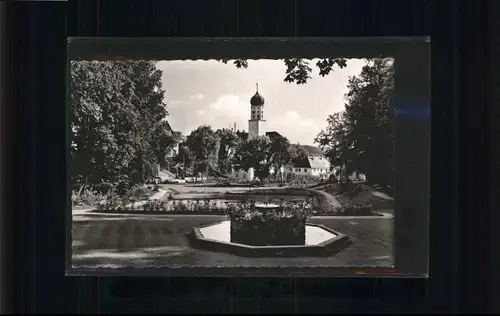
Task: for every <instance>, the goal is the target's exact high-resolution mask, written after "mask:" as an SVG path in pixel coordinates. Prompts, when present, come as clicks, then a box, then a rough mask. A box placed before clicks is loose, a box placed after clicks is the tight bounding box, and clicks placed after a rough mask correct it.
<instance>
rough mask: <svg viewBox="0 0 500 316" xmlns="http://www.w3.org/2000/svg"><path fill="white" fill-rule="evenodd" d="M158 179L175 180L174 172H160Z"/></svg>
mask: <svg viewBox="0 0 500 316" xmlns="http://www.w3.org/2000/svg"><path fill="white" fill-rule="evenodd" d="M157 177H158V178H161V179H169V178H175V174H173V173H172V172H170V171H168V170H163V169H162V170H160V171H158V176H157Z"/></svg>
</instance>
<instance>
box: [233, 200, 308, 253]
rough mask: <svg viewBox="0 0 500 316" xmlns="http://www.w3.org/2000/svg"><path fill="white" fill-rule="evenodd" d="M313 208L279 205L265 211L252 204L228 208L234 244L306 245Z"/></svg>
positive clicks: (286, 204)
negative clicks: (308, 221)
mask: <svg viewBox="0 0 500 316" xmlns="http://www.w3.org/2000/svg"><path fill="white" fill-rule="evenodd" d="M311 211H312V206H311V205H310V204H308V203H307V202H302V203H290V202H289V203H284V202H282V203H280V206H279V208H278V209H277V210H272V211H267V212H262V211H261V210H259V209H257V208H256V207H255V203H254V202H252V201H250V202H247V203H241V204H237V205H233V206H231V207H229V209H228V213H229V216H230V218H231V229H230V232H231V242H235V243H243V244H249V245H255V246H264V245H304V244H305V225H306V220H307V217H308V216H309V214H310V213H311Z"/></svg>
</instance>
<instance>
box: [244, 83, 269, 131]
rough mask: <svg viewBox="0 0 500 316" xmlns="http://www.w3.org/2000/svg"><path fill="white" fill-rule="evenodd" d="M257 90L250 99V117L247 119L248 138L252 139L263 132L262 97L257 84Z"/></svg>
mask: <svg viewBox="0 0 500 316" xmlns="http://www.w3.org/2000/svg"><path fill="white" fill-rule="evenodd" d="M256 86H257V91H256V92H255V94H254V96H253V97H252V98H251V99H250V109H251V112H250V119H249V120H248V138H249V139H252V138H255V137H257V136H260V135H263V134H264V133H265V131H264V130H263V129H264V126H263V123H264V122H265V120H264V98H263V97H262V96H261V95H260V94H259V84H258V83H257V85H256Z"/></svg>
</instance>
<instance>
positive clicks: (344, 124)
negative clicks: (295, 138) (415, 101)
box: [315, 58, 394, 184]
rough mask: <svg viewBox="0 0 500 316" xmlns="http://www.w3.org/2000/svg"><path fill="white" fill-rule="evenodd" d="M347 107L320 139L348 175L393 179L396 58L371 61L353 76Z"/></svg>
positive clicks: (333, 117)
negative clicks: (393, 96) (361, 174)
mask: <svg viewBox="0 0 500 316" xmlns="http://www.w3.org/2000/svg"><path fill="white" fill-rule="evenodd" d="M348 88H349V92H348V93H347V94H346V101H347V103H346V105H345V110H344V111H343V112H341V113H335V114H333V115H330V116H329V117H328V119H327V127H326V129H325V130H322V131H321V132H320V133H319V134H318V137H317V138H316V140H315V141H316V142H317V143H318V144H319V145H320V147H322V148H324V149H326V151H327V155H328V157H329V159H330V161H331V163H332V164H333V165H336V166H341V167H343V168H344V170H345V176H347V175H348V174H350V173H351V172H352V171H360V172H363V173H365V175H366V176H367V179H368V180H370V181H372V182H375V183H379V184H392V182H393V159H392V156H393V143H394V139H393V129H394V124H393V116H394V112H393V106H392V95H393V91H394V68H393V63H392V59H390V58H382V59H373V60H369V61H367V64H366V65H365V66H364V67H363V69H362V71H361V73H360V75H359V76H354V77H351V78H350V79H349V83H348Z"/></svg>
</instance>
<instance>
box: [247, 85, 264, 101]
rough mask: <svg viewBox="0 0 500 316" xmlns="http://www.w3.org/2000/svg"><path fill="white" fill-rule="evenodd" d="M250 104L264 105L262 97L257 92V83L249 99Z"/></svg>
mask: <svg viewBox="0 0 500 316" xmlns="http://www.w3.org/2000/svg"><path fill="white" fill-rule="evenodd" d="M250 104H251V105H264V97H263V96H261V95H260V94H259V84H257V91H256V92H255V94H254V96H253V97H252V98H251V99H250Z"/></svg>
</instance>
